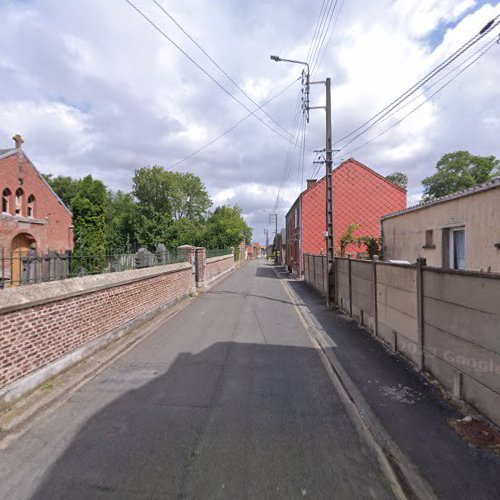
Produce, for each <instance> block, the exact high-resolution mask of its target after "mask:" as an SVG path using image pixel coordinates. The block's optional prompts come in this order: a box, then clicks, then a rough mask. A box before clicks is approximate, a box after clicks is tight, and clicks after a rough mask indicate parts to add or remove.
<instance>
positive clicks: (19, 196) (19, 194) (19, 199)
mask: <svg viewBox="0 0 500 500" xmlns="http://www.w3.org/2000/svg"><path fill="white" fill-rule="evenodd" d="M23 196H24V191H23V190H22V189H21V188H18V189H17V190H16V206H15V213H16V215H22V214H23Z"/></svg>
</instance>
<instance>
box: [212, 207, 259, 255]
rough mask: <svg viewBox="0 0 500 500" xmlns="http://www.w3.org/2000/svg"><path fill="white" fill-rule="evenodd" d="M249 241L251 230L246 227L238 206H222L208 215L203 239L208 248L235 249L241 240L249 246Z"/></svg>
mask: <svg viewBox="0 0 500 500" xmlns="http://www.w3.org/2000/svg"><path fill="white" fill-rule="evenodd" d="M251 239H252V230H251V228H249V227H248V226H247V224H246V222H245V219H244V218H243V217H242V215H241V208H240V207H239V206H238V205H235V206H234V207H231V206H229V205H222V206H221V207H217V208H216V209H215V211H214V212H213V213H212V214H210V216H209V218H208V221H207V231H206V237H205V244H206V245H207V246H208V247H210V248H224V247H236V246H238V245H239V244H240V243H241V242H242V241H243V240H245V241H246V242H247V243H248V244H249V243H250V240H251Z"/></svg>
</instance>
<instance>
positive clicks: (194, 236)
mask: <svg viewBox="0 0 500 500" xmlns="http://www.w3.org/2000/svg"><path fill="white" fill-rule="evenodd" d="M205 235H206V224H204V223H203V222H200V221H198V220H192V219H189V218H188V217H183V218H182V219H179V220H174V221H173V222H172V223H171V224H170V226H169V228H168V231H167V240H166V241H168V242H169V246H170V247H171V248H177V247H178V246H180V245H194V246H197V247H198V246H203V245H204V243H205Z"/></svg>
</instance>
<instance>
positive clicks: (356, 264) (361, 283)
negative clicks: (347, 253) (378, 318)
mask: <svg viewBox="0 0 500 500" xmlns="http://www.w3.org/2000/svg"><path fill="white" fill-rule="evenodd" d="M373 290H374V289H373V262H371V261H364V260H352V261H351V298H352V315H353V316H354V317H355V318H357V319H358V320H359V321H360V322H361V323H362V324H363V325H366V326H368V327H369V328H371V329H373V328H374V321H375V316H374V311H375V297H374V293H373Z"/></svg>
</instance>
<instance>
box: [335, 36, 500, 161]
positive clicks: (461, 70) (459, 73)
mask: <svg viewBox="0 0 500 500" xmlns="http://www.w3.org/2000/svg"><path fill="white" fill-rule="evenodd" d="M497 43H498V42H497V40H492V41H490V42H489V43H487V44H486V45H487V47H486V48H485V49H484V50H482V51H479V52H480V53H479V55H478V56H477V57H475V58H474V59H473V60H472V61H471V62H469V63H468V64H466V65H465V66H464V67H463V68H462V69H460V71H458V72H457V73H456V74H455V75H454V76H453V77H452V78H450V79H449V80H447V81H446V83H444V84H443V85H442V86H441V87H439V88H438V89H437V90H436V91H435V92H433V93H432V94H431V95H429V96H427V97H426V98H425V100H424V101H423V102H421V103H420V104H418V105H417V106H415V107H414V108H412V109H411V110H410V111H409V112H408V113H406V114H405V115H404V116H402V117H401V118H400V119H399V120H398V121H396V122H395V123H393V124H392V125H391V126H390V127H388V128H387V129H385V130H384V131H382V132H381V133H379V134H378V135H376V136H375V137H373V138H372V139H370V140H368V141H366V142H364V143H363V144H361V145H360V146H358V147H356V148H354V149H352V150H350V151H349V152H348V153H344V155H342V156H350V155H351V154H352V153H354V152H356V151H358V150H360V149H361V148H364V147H365V146H367V145H368V144H371V143H372V142H373V141H375V140H377V139H378V138H379V137H382V136H383V135H385V134H386V133H387V132H389V131H390V130H392V129H393V128H394V127H396V126H397V125H399V124H400V123H401V122H402V121H404V120H405V119H406V118H408V117H409V116H410V115H412V114H413V113H415V111H417V110H418V109H420V108H421V107H422V106H423V105H424V104H426V103H427V102H429V101H430V100H431V99H432V98H433V97H434V96H436V95H437V94H438V93H439V92H441V91H442V90H444V89H445V88H446V87H448V85H450V84H451V83H452V82H453V81H455V80H456V79H457V78H458V77H459V76H460V75H461V74H462V73H464V72H465V71H466V70H467V69H468V68H470V67H471V66H472V65H473V64H474V63H476V62H477V61H478V60H479V59H480V58H481V57H483V56H484V55H485V54H486V53H487V52H488V51H489V50H491V49H492V48H493V47H494V45H496V44H497ZM453 72H454V71H453ZM338 158H339V156H337V158H336V159H338Z"/></svg>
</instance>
